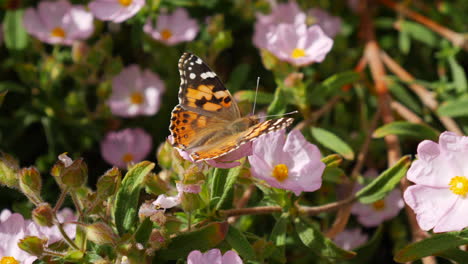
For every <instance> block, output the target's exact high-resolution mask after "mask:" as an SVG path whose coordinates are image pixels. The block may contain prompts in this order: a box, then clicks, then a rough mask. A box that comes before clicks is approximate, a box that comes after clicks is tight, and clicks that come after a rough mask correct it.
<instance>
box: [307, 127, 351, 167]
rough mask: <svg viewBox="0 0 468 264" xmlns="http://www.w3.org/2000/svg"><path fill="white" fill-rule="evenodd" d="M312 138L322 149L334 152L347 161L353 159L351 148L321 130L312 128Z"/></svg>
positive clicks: (333, 135)
mask: <svg viewBox="0 0 468 264" xmlns="http://www.w3.org/2000/svg"><path fill="white" fill-rule="evenodd" d="M310 131H311V133H312V136H313V137H314V138H315V140H317V141H318V142H319V143H320V144H322V145H323V146H324V147H326V148H328V149H330V150H333V151H335V152H336V153H338V154H340V155H342V156H343V158H345V159H347V160H353V159H354V152H353V150H352V149H351V147H350V146H349V145H348V144H347V143H346V142H344V141H343V140H342V139H341V138H339V137H338V136H336V135H335V134H333V133H332V132H330V131H327V130H325V129H323V128H318V127H313V128H311V129H310Z"/></svg>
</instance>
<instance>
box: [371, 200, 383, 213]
mask: <svg viewBox="0 0 468 264" xmlns="http://www.w3.org/2000/svg"><path fill="white" fill-rule="evenodd" d="M372 207H373V208H374V209H375V210H376V211H382V210H383V209H385V200H384V199H382V200H378V201H377V202H374V203H373V204H372Z"/></svg>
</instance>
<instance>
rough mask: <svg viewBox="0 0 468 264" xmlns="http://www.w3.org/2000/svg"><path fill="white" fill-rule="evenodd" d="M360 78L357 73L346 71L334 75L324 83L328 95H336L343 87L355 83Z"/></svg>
mask: <svg viewBox="0 0 468 264" xmlns="http://www.w3.org/2000/svg"><path fill="white" fill-rule="evenodd" d="M359 78H360V76H359V73H357V72H355V71H345V72H340V73H336V74H333V75H332V76H330V77H328V78H327V79H325V80H324V81H323V82H322V85H323V86H324V87H325V88H326V90H327V93H334V92H335V91H336V90H339V89H341V87H343V85H346V84H350V83H354V82H356V81H358V80H359Z"/></svg>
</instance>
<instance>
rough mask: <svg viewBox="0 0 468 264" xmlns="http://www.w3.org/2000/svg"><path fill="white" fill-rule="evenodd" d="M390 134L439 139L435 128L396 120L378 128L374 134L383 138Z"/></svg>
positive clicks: (375, 136)
mask: <svg viewBox="0 0 468 264" xmlns="http://www.w3.org/2000/svg"><path fill="white" fill-rule="evenodd" d="M388 135H397V136H409V137H414V138H417V139H430V140H437V138H438V137H439V133H438V132H437V131H435V130H434V129H433V128H431V127H429V126H426V125H422V124H416V123H410V122H407V121H396V122H392V123H389V124H386V125H383V126H381V127H379V128H377V129H376V130H375V131H374V134H373V135H372V136H373V137H374V138H383V137H385V136H388Z"/></svg>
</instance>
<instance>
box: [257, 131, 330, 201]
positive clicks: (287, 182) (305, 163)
mask: <svg viewBox="0 0 468 264" xmlns="http://www.w3.org/2000/svg"><path fill="white" fill-rule="evenodd" d="M320 159H321V154H320V150H319V149H318V148H317V146H315V145H313V144H311V143H309V142H308V141H307V140H306V139H305V138H304V136H303V135H302V134H301V132H300V131H298V130H293V131H292V132H291V133H289V135H288V136H287V137H286V135H285V131H284V130H280V131H277V132H274V133H270V134H267V135H265V136H263V137H261V138H259V139H257V140H256V141H255V142H254V143H253V155H252V156H250V157H249V162H250V165H251V167H252V168H251V172H252V175H253V176H254V177H256V178H259V179H261V180H265V181H266V182H267V183H268V184H270V185H271V186H273V187H275V188H280V189H286V190H291V191H293V192H294V193H295V194H296V195H300V194H301V192H303V191H305V192H312V191H315V190H317V189H319V188H320V186H321V185H322V173H323V171H324V169H325V164H324V163H323V162H322V161H320Z"/></svg>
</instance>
